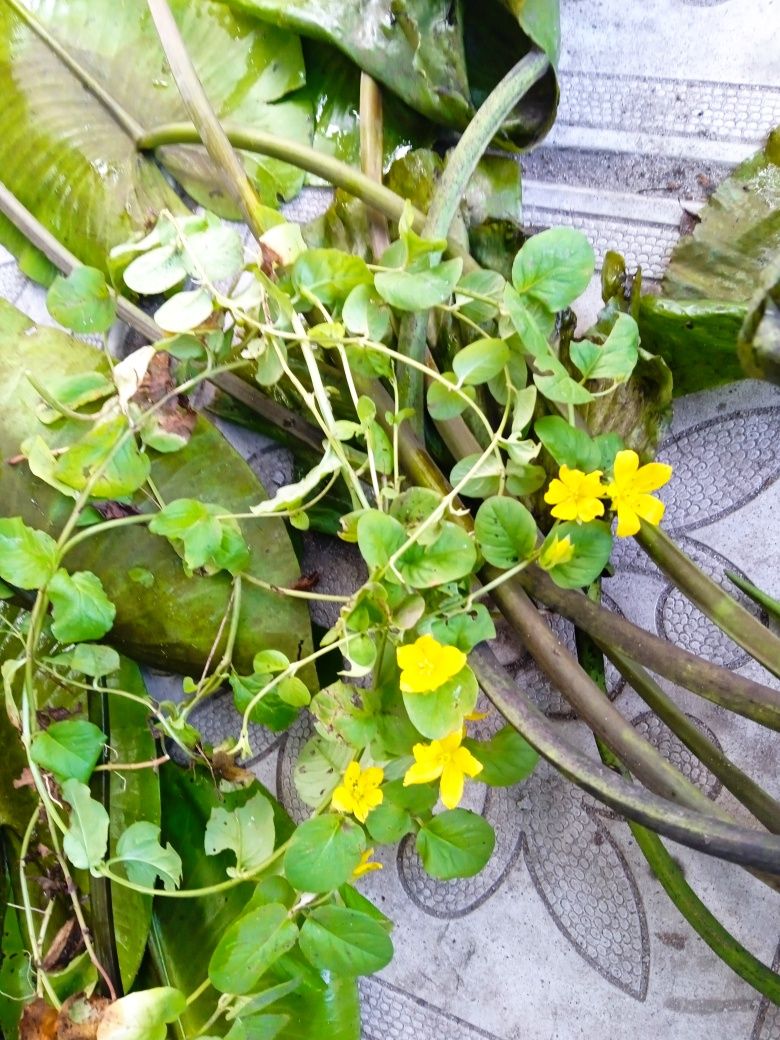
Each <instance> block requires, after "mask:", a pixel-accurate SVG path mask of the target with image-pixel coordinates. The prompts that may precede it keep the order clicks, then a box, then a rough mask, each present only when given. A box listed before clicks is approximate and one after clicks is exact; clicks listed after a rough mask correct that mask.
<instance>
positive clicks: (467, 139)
mask: <svg viewBox="0 0 780 1040" xmlns="http://www.w3.org/2000/svg"><path fill="white" fill-rule="evenodd" d="M549 64H550V63H549V60H548V58H547V56H546V55H545V54H543V53H542V52H541V51H539V50H536V49H532V50H531V51H529V53H528V54H526V55H525V57H524V58H522V59H521V60H520V61H519V62H518V63H517V65H515V66H514V68H512V69H510V70H509V72H508V73H507V74H506V76H504V78H503V79H502V80H501V82H500V83H499V84H498V85H497V86H496V87H495V88H494V89H493V90H492V92H491V93H490V96H489V97H488V98H487V99H486V100H485V102H484V103H483V104H482V105H481V106H480V108H479V109H478V111H477V114H476V115H475V116H474V118H473V119H472V120H471V122H470V123H469V125H468V126H467V127H466V129H465V130H464V132H463V135H462V137H461V138H460V140H459V141H458V143H457V145H456V146H455V148H454V149H453V150H452V152H451V153H450V156H449V158H448V160H447V165H446V167H445V169H444V173H443V174H442V177H441V180H440V181H439V184H438V185H437V188H436V191H435V192H434V195H433V199H432V200H431V205H430V209H429V210H428V216H427V217H426V220H425V224H424V226H423V229H422V235H423V237H425V238H430V239H438V238H446V237H447V235H448V234H449V231H450V226H451V225H452V222H453V220H454V219H455V214H456V213H457V211H458V206H459V205H460V200H461V198H462V197H463V193H464V192H465V190H466V187H467V185H468V183H469V180H470V178H471V176H472V174H473V173H474V170H475V169H476V168H477V164H478V163H479V160H480V159H481V158H482V156H483V155H484V154H485V152H486V151H487V149H488V148H489V147H490V142H491V141H492V140H493V138H494V137H495V136H496V134H497V133H498V131H499V129H500V128H501V124H502V123H503V122H504V120H505V119H506V117H507V116H508V115H509V113H510V112H511V111H512V109H513V108H514V107H515V105H517V103H518V102H519V101H520V99H521V98H522V97H523V96H524V95H525V94H527V93H528V91H529V90H530V89H531V88H532V87H533V86H534V84H535V83H537V82H538V81H539V80H540V79H541V77H542V76H543V75H544V73H545V72H546V71H547V69H548V68H549ZM427 329H428V313H427V312H426V311H422V312H415V313H414V314H409V315H407V316H406V317H404V320H403V321H402V322H401V329H400V332H399V335H398V343H399V349H400V350H401V351H402V352H403V353H404V354H406V355H407V356H408V357H410V358H413V359H414V360H415V361H418V362H420V363H422V362H423V361H424V360H425V348H426V339H427ZM398 391H399V395H400V403H401V408H412V409H413V410H414V413H413V418H412V420H411V421H412V424H413V426H414V429H415V431H416V433H417V435H418V436H420V437H422V433H423V419H424V415H425V409H424V407H423V404H424V398H423V394H424V386H423V375H422V373H421V372H420V371H419V369H414V368H410V367H408V366H407V367H405V368H404V369H402V371H401V372H400V373H399V376H398Z"/></svg>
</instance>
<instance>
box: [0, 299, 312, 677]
mask: <svg viewBox="0 0 780 1040" xmlns="http://www.w3.org/2000/svg"><path fill="white" fill-rule="evenodd" d="M93 370H98V371H102V372H104V373H107V371H108V370H107V367H106V361H105V357H104V355H103V354H102V353H101V352H100V351H99V350H97V349H96V348H95V347H92V346H89V345H88V344H85V343H83V342H80V341H79V340H75V339H73V338H71V337H70V336H67V335H66V334H65V333H62V332H59V331H58V330H55V329H48V328H43V327H41V328H35V326H33V325H32V323H31V322H30V321H29V319H28V318H26V317H25V316H24V315H22V314H21V313H20V312H19V311H17V310H16V309H15V308H13V307H11V306H10V304H4V303H2V301H0V457H2V458H4V459H7V458H10V457H12V456H13V455H15V454H17V453H18V451H19V447H20V445H21V443H22V441H24V440H26V439H27V438H28V437H30V436H31V435H35V434H40V433H41V432H42V431H43V430H44V429H45V428H44V427H43V426H42V425H41V424H40V423H39V422H38V419H37V418H36V414H35V407H36V404H37V394H36V392H35V391H34V390H33V388H32V386H31V385H30V383H29V382H28V381H27V379H26V377H25V372H31V373H32V374H33V375H34V376H35V377H37V379H38V380H39V381H40V382H42V383H43V384H47V383H51V381H55V380H57V379H58V378H62V377H64V376H66V375H73V374H76V373H82V372H85V371H93ZM74 426H77V427H78V429H74ZM81 427H82V424H81V423H78V424H75V422H74V421H72V420H65V421H64V422H62V423H59V424H57V426H56V427H51V428H50V429H51V430H53V431H56V432H55V433H54V440H53V441H52V443H63V442H64V443H68V442H69V440H72V439H73V438H74V434H75V435H77V436H80V435H81V434H83V429H81ZM150 455H151V456H153V461H152V478H153V480H154V482H155V485H156V486H157V488H158V489H159V491H160V493H161V495H162V497H163V499H164V500H165V501H166V502H171V501H173V500H174V499H177V498H184V497H192V495H193V494H196V495H198V496H199V497H201V498H202V499H203V500H205V501H208V502H215V503H218V504H220V505H223V506H225V507H226V508H227V509H228V510H234V511H236V512H246V511H247V510H248V508H249V506H251V505H254V504H256V503H257V502H259V501H261V500H262V499H264V498H265V497H266V496H265V491H264V490H263V487H262V485H261V484H260V482H259V480H258V479H257V477H256V476H255V475H254V474H253V472H252V471H251V469H250V468H249V466H247V464H246V463H245V462H244V461H243V460H242V459H241V458H240V457H239V456H238V454H237V453H236V452H235V451H234V450H233V449H232V448H231V447H230V446H229V445H228V444H227V442H226V441H225V440H224V438H223V437H222V435H221V434H220V433H219V432H218V431H217V430H216V429H215V428H214V427H213V426H212V425H211V424H210V423H209V422H207V421H206V420H205V419H203V418H199V419H198V422H197V424H196V426H195V430H194V432H193V435H192V437H191V439H190V441H189V443H188V445H187V446H186V447H185V448H184V449H183V450H182V451H180V452H176V453H173V454H167V455H158V454H157V453H156V452H154V451H151V452H150ZM0 487H1V488H2V497H0V503H1V504H0V511H2V513H3V514H4V515H6V516H17V515H18V516H21V517H23V519H24V520H25V522H26V523H28V524H30V525H31V526H33V527H38V528H43V529H45V530H48V531H49V532H50V533H51V532H56V531H57V530H59V529H60V528H61V526H62V524H63V522H64V520H65V519H66V517H67V516H68V515H69V513H70V510H71V508H72V505H73V503H72V500H71V499H69V498H66V497H65V496H63V495H61V494H59V492H56V491H54V490H53V489H51V488H50V487H49V486H48V485H47V484H44V483H43V482H42V481H40V480H38V479H37V478H35V477H33V476H32V475H31V474H30V472H29V470H28V468H27V466H26V465H23V464H22V465H15V466H8V465H5V466H3V468H2V470H1V471H0ZM137 505H138V506H139V507H141V508H148V501H147V500H146V498H145V497H144V496H139V497H138V499H137ZM244 536H245V538H246V540H247V543H248V545H249V548H250V554H251V561H250V564H249V567H248V572H249V573H251V574H254V575H255V576H257V577H262V578H263V579H265V580H266V581H269V582H271V583H272V584H277V585H289V584H291V583H292V582H294V581H295V580H296V578H297V577H298V573H299V571H298V565H297V561H296V559H295V554H294V552H293V549H292V546H291V544H290V541H289V539H288V537H287V533H286V531H285V528H284V525H283V522H282V521H280V520H276V519H272V518H263V519H262V520H256V521H252V522H251V523H249V524H247V525H245V527H244ZM67 565H68V567H69V569H71V570H91V571H94V573H95V574H97V575H98V576H99V577H100V579H101V581H102V582H103V586H104V588H105V591H106V594H107V595H108V597H109V599H110V600H112V602H113V603H115V604H116V607H117V616H116V621H115V623H114V627H113V629H112V630H111V633H110V639H111V641H112V642H113V643H114V644H115V645H116V646H117V648H119V649H121V650H123V651H124V652H125V653H127V654H128V655H129V656H132V657H133V658H135V659H137V660H141V661H146V662H149V663H152V664H156V665H158V666H161V667H165V668H168V669H171V670H177V669H178V670H182V671H191V670H193V669H195V668H201V667H202V666H203V664H204V663H205V661H206V659H207V657H208V655H209V650H210V648H211V645H212V642H213V640H214V637H215V634H216V632H217V628H218V626H219V623H220V621H221V619H222V617H223V616H224V613H225V610H226V608H227V605H228V600H229V596H230V577H229V576H228V575H227V574H225V573H224V572H223V573H221V574H218V575H214V576H211V577H201V576H198V575H193V577H190V578H188V577H186V575H185V573H184V571H183V569H182V562H181V560H180V559H179V557H178V556H177V555H176V553H175V552H174V551H173V549H172V548H171V547H170V544H169V543H168V541H167V540H166V539H163V538H160V537H157V536H155V535H152V534H150V533H149V532H148V531H146V530H145V529H144V530H142V529H140V528H139V527H129V528H125V529H122V530H119V531H113V532H111V534H110V535H97V536H96V537H94V538H91V539H88V540H87V541H85V542H84V543H83V544H82V546H80V547H79V548H78V549H77V550H75V552H74V553H73V554H72V555H71V556H69V557H68V561H67ZM138 568H143V569H144V570H146V571H150V572H151V573H152V574H153V575H154V582H153V583H151V584H149V583H147V582H145V583H140V582H136V581H133V580H132V578H131V573H135V570H136V569H138ZM309 646H310V632H309V624H308V618H307V614H306V609H305V605H303V606H302V605H301V603H300V602H299V601H296V600H292V599H290V598H289V597H283V596H278V595H274V594H272V593H268V592H265V591H264V590H263V589H260V588H257V587H255V586H248V585H247V586H246V587H245V589H244V594H243V599H242V610H241V620H240V624H239V629H238V638H237V641H236V655H235V660H236V665H237V667H238V669H239V671H243V672H250V671H251V662H252V659H253V657H254V655H255V654H256V653H257V652H258V651H259V650H262V649H264V648H266V647H270V648H273V649H277V650H281V651H283V652H284V653H286V654H287V656H288V657H289V658H290V659H291V660H295V659H296V658H297V657H298V656H299V654H300V653H301V652H302V653H306V652H307V649H308V647H309Z"/></svg>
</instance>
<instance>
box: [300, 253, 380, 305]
mask: <svg viewBox="0 0 780 1040" xmlns="http://www.w3.org/2000/svg"><path fill="white" fill-rule="evenodd" d="M292 281H293V285H294V286H295V288H296V289H297V291H298V292H299V293H301V294H302V295H305V294H309V295H310V296H315V297H316V298H317V299H318V300H319V301H320V303H322V304H324V305H325V306H326V307H332V306H333V305H334V304H336V303H340V302H342V301H344V300H346V298H347V297H348V296H349V294H350V293H351V292H352V290H353V289H354V288H355V287H356V286H358V285H370V284H371V272H370V271H369V269H368V266H367V265H366V262H365V260H363V258H362V257H359V256H351V255H350V254H349V253H344V252H342V251H341V250H340V249H307V250H306V252H305V253H301V255H300V256H299V257H298V259H297V260H296V261H295V263H294V264H293V269H292Z"/></svg>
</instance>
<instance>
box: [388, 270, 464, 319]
mask: <svg viewBox="0 0 780 1040" xmlns="http://www.w3.org/2000/svg"><path fill="white" fill-rule="evenodd" d="M462 270H463V261H462V260H460V259H455V260H444V261H442V263H440V264H435V265H434V266H433V267H428V268H423V269H422V270H419V271H379V272H378V273H377V274H376V276H375V278H374V284H375V286H376V291H377V292H378V293H379V295H380V296H381V297H382V299H383V300H384V301H385V302H386V303H389V304H390V306H391V307H395V309H396V310H399V311H426V310H429V309H430V308H431V307H434V306H435V305H436V304H437V303H443V302H444V301H445V300H447V299H449V297H450V296H452V294H453V292H454V291H455V286H456V285H457V284H458V279H459V278H460V275H461V271H462Z"/></svg>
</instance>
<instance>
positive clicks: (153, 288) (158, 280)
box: [122, 243, 187, 296]
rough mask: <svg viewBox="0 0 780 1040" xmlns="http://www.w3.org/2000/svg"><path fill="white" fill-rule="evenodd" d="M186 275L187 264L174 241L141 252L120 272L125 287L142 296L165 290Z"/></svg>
mask: <svg viewBox="0 0 780 1040" xmlns="http://www.w3.org/2000/svg"><path fill="white" fill-rule="evenodd" d="M186 277H187V265H186V263H185V261H184V256H183V254H182V251H181V249H180V248H179V246H178V244H176V243H174V244H171V245H164V246H157V247H156V248H155V249H150V250H149V251H148V252H145V253H141V254H140V255H139V256H137V257H136V258H135V259H134V260H132V261H131V262H130V263H129V264H128V265H127V267H126V268H125V269H124V271H123V272H122V280H123V281H124V283H125V285H126V286H127V288H128V289H132V290H133V292H136V293H140V294H141V295H142V296H154V295H155V294H157V293H164V292H167V291H168V290H169V289H172V288H173V287H174V286H175V285H180V284H181V283H182V282H183V281H184V279H185V278H186Z"/></svg>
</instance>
